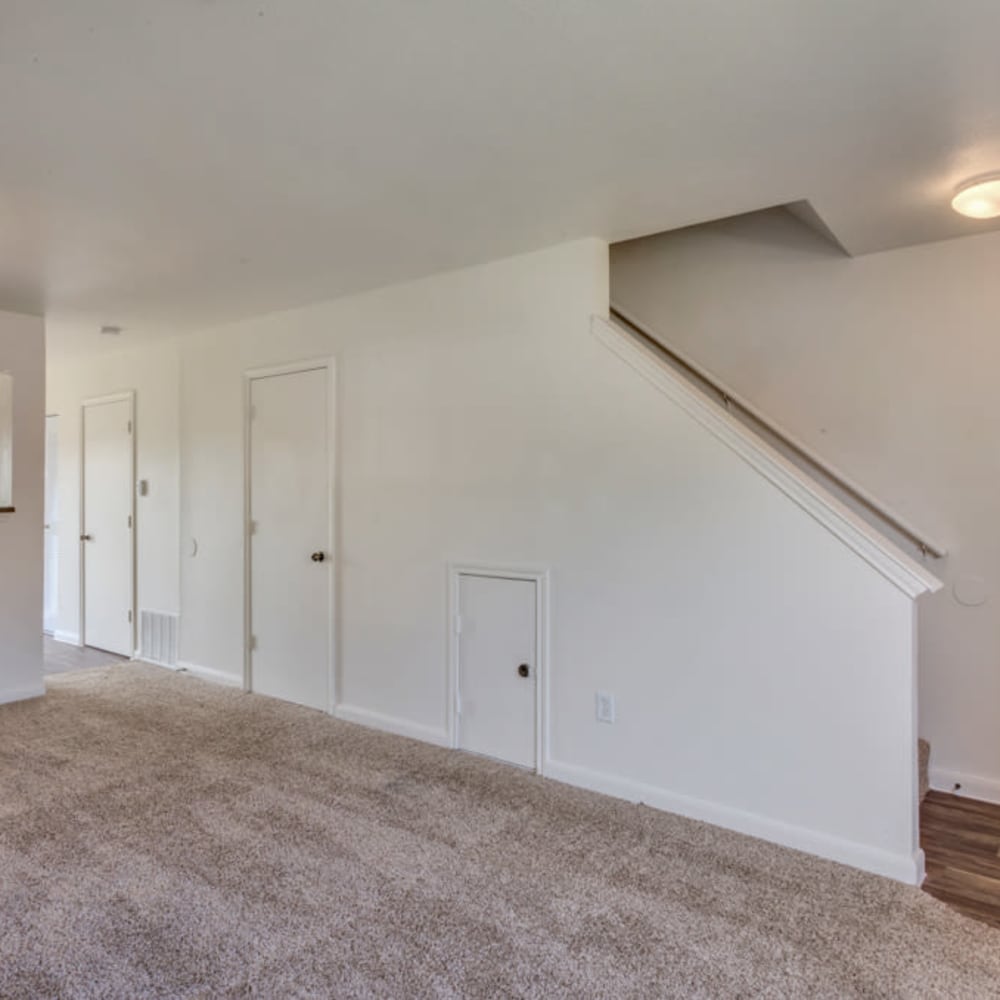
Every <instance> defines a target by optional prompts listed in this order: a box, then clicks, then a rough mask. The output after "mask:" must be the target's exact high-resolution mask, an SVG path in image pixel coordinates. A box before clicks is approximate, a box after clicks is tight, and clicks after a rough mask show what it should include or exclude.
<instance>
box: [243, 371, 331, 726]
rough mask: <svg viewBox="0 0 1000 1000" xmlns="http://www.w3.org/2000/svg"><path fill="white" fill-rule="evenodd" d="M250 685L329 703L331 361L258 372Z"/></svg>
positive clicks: (253, 382)
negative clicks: (298, 368)
mask: <svg viewBox="0 0 1000 1000" xmlns="http://www.w3.org/2000/svg"><path fill="white" fill-rule="evenodd" d="M249 396H250V398H249V402H250V408H249V417H250V425H249V462H250V467H249V509H248V514H249V517H250V526H249V527H250V545H249V563H250V633H251V636H252V638H251V641H250V652H249V656H250V687H251V689H252V690H253V691H257V692H259V693H260V694H266V695H270V696H271V697H273V698H282V699H284V700H285V701H292V702H296V703H297V704H299V705H307V706H309V707H311V708H318V709H322V710H324V711H326V710H329V708H330V707H331V694H332V692H331V676H330V675H331V648H332V647H331V643H332V621H333V605H332V595H333V565H334V560H333V553H332V551H331V548H332V546H331V516H330V510H331V506H330V504H331V487H332V483H331V481H330V479H331V476H330V447H331V441H330V435H329V427H330V405H331V400H330V398H329V396H330V379H329V374H328V370H327V369H325V368H316V369H312V370H309V371H296V372H287V373H283V374H276V375H263V376H260V377H252V378H251V379H250V393H249Z"/></svg>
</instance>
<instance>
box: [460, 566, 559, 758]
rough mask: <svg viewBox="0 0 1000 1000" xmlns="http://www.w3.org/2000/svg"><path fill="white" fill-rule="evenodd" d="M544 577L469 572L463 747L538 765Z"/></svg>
mask: <svg viewBox="0 0 1000 1000" xmlns="http://www.w3.org/2000/svg"><path fill="white" fill-rule="evenodd" d="M538 586H539V584H538V582H537V581H536V580H529V579H508V578H504V577H500V576H480V575H476V574H472V573H462V574H461V575H460V576H459V585H458V616H459V621H460V623H461V624H460V628H459V636H458V705H459V708H458V719H459V723H458V725H459V746H460V747H461V748H462V749H463V750H469V751H472V752H473V753H478V754H483V755H484V756H487V757H495V758H496V759H498V760H504V761H507V762H509V763H511V764H517V765H518V766H519V767H524V768H529V769H531V770H535V768H536V765H537V763H538V757H537V743H538V740H537V725H538V668H539V664H538V656H537V649H538V642H537V636H538V627H537V626H538V618H537V614H538V600H537V598H538V589H537V588H538Z"/></svg>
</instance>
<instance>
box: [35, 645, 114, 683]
mask: <svg viewBox="0 0 1000 1000" xmlns="http://www.w3.org/2000/svg"><path fill="white" fill-rule="evenodd" d="M43 656H44V658H45V673H46V674H65V673H67V672H68V671H70V670H87V669H89V668H90V667H106V666H107V665H108V664H109V663H125V662H126V661H125V658H124V657H121V656H115V654H114V653H105V652H102V651H101V650H99V649H89V648H81V647H80V646H70V645H68V644H67V643H65V642H56V641H55V639H51V638H49V636H45V640H44V647H43Z"/></svg>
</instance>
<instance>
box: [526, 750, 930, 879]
mask: <svg viewBox="0 0 1000 1000" xmlns="http://www.w3.org/2000/svg"><path fill="white" fill-rule="evenodd" d="M545 776H546V777H547V778H552V779H554V780H555V781H562V782H564V783H565V784H567V785H576V786H578V787H580V788H587V789H589V790H590V791H592V792H601V793H602V794H604V795H612V796H614V797H615V798H618V799H625V800H626V801H628V802H642V803H644V804H645V805H647V806H652V807H654V808H656V809H663V810H664V811H665V812H672V813H677V814H679V815H681V816H687V817H688V818H690V819H697V820H702V821H703V822H706V823H711V824H713V825H714V826H721V827H724V828H726V829H728V830H735V831H736V832H737V833H744V834H747V835H749V836H751V837H759V838H760V839H762V840H769V841H771V842H772V843H775V844H781V845H782V846H784V847H791V848H794V849H795V850H798V851H805V852H806V853H807V854H816V855H818V856H819V857H821V858H827V859H829V860H830V861H839V862H840V863H841V864H845V865H851V866H853V867H854V868H861V869H863V870H864V871H869V872H874V873H875V874H876V875H884V876H885V877H887V878H891V879H895V880H896V881H897V882H905V883H907V884H908V885H919V884H920V883H921V882H922V881H923V877H924V852H923V851H921V850H917V851H915V852H914V853H913V854H912V855H909V854H893V853H891V852H889V851H883V850H881V849H879V848H877V847H870V846H868V845H867V844H859V843H857V842H855V841H852V840H843V839H842V838H840V837H835V836H832V835H830V834H827V833H820V832H819V831H816V830H810V829H807V828H806V827H801V826H794V825H792V824H791V823H784V822H782V821H781V820H774V819H768V818H767V817H766V816H759V815H757V814H755V813H749V812H745V811H744V810H742V809H735V808H733V807H732V806H724V805H720V804H718V803H716V802H706V801H705V800H704V799H695V798H691V797H690V796H687V795H678V794H677V793H676V792H670V791H667V790H666V789H663V788H658V787H656V786H655V785H647V784H643V783H642V782H638V781H632V780H630V779H628V778H620V777H618V776H616V775H613V774H606V773H603V772H600V771H592V770H590V769H589V768H585V767H578V766H576V765H574V764H563V763H561V762H559V761H553V760H550V761H547V762H546V764H545Z"/></svg>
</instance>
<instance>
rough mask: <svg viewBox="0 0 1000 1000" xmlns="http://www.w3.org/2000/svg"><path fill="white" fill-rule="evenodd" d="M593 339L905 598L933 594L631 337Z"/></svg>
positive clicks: (875, 537) (602, 322)
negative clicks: (856, 555) (879, 574)
mask: <svg viewBox="0 0 1000 1000" xmlns="http://www.w3.org/2000/svg"><path fill="white" fill-rule="evenodd" d="M591 330H592V331H593V334H594V336H595V337H596V338H597V339H598V340H599V341H600V342H601V343H602V344H603V345H604V346H605V347H606V348H608V350H610V351H611V352H612V353H613V354H616V355H618V357H619V358H620V359H621V360H622V361H623V362H625V364H627V365H628V366H629V367H630V368H632V369H633V370H634V371H636V372H637V373H638V374H639V375H641V376H642V377H643V378H644V379H646V381H647V382H649V383H650V384H651V385H652V386H654V387H655V388H656V389H658V390H659V391H660V392H662V393H663V394H664V395H665V396H667V397H669V398H670V400H671V401H673V402H674V403H675V404H677V406H679V407H680V408H681V409H682V410H684V412H685V413H687V414H688V416H690V417H691V418H692V419H693V420H695V421H696V422H697V423H699V424H701V426H702V427H704V428H705V429H706V430H707V431H709V432H710V433H711V434H713V435H714V436H715V437H716V438H718V439H719V440H720V441H721V442H722V443H723V444H725V445H726V446H727V447H728V448H730V449H731V450H732V451H734V452H735V453H736V454H737V455H739V457H740V458H742V459H743V460H744V461H745V462H746V463H747V464H748V465H750V466H751V467H752V468H754V469H755V470H756V471H757V472H759V473H760V474H761V475H762V476H764V478H765V479H767V480H769V481H770V482H771V483H773V484H774V485H775V486H776V487H777V488H778V489H779V490H781V492H782V493H784V494H785V495H786V496H787V497H788V498H789V499H791V500H793V501H794V502H795V503H796V504H798V505H799V506H800V507H801V508H802V509H803V510H804V511H805V512H806V513H807V514H809V515H810V516H811V517H813V518H814V519H815V520H816V521H818V522H819V523H820V524H821V525H823V527H824V528H826V529H827V530H828V531H829V532H831V534H833V535H835V536H836V537H837V538H839V539H840V540H841V541H842V542H843V543H844V544H845V545H846V546H847V547H848V548H850V549H852V550H853V551H854V552H855V553H857V554H858V555H859V556H860V557H861V558H862V559H864V560H865V561H866V562H867V563H868V564H869V565H871V566H872V567H873V568H874V569H876V570H877V571H878V572H879V573H881V574H882V576H884V577H885V578H886V579H887V580H888V581H889V582H890V583H892V584H894V585H895V586H896V587H898V588H899V589H900V590H901V591H902V592H903V593H904V594H906V596H907V597H910V598H913V599H915V598H917V597H919V596H920V595H921V594H927V593H934V592H936V591H938V590H940V589H941V586H942V584H941V581H940V580H938V578H937V577H936V576H934V575H933V574H932V573H930V572H928V570H927V569H925V568H924V567H923V566H921V565H920V564H919V563H918V562H916V561H915V560H914V559H911V558H910V557H909V556H908V555H906V553H904V552H902V551H901V550H900V549H898V548H897V547H896V546H895V545H893V544H892V543H891V542H889V541H888V540H887V539H885V538H883V537H882V535H880V534H879V533H878V532H877V531H876V530H875V529H874V528H872V527H871V525H869V524H868V523H867V522H866V521H864V520H862V519H861V518H860V517H858V516H857V515H856V514H855V513H854V512H853V511H851V510H849V509H848V508H847V507H846V506H844V504H842V503H841V502H840V501H839V500H837V499H836V498H835V497H833V496H832V495H831V494H830V493H828V492H827V491H826V490H824V489H823V488H822V487H821V486H819V485H818V484H817V483H815V482H814V481H813V480H812V479H810V478H809V477H808V476H807V475H806V474H805V473H803V472H802V471H801V470H800V469H799V468H797V467H796V466H795V465H793V464H792V463H791V462H789V461H788V460H787V459H786V458H784V457H783V456H782V455H780V454H779V453H778V452H777V451H775V449H774V448H772V447H771V446H770V445H768V444H766V443H765V442H764V441H762V440H761V439H760V438H759V437H757V435H755V434H754V433H753V432H752V431H750V430H748V429H747V428H746V427H744V426H743V425H742V424H741V423H739V421H737V420H735V419H734V418H733V417H731V416H730V415H729V414H728V413H726V411H725V410H724V409H722V407H720V406H717V405H715V404H714V403H713V402H711V401H710V400H709V399H708V398H707V397H706V396H704V395H703V394H702V393H700V392H699V391H698V390H697V389H694V388H692V387H691V386H690V385H688V384H687V383H686V381H685V380H684V379H683V378H682V377H681V376H680V375H677V374H676V373H675V372H674V371H673V370H672V369H671V368H670V367H669V366H668V365H667V364H665V363H664V362H662V361H660V360H658V359H657V358H655V357H653V355H652V354H651V353H650V352H649V351H648V350H645V349H643V348H642V347H640V346H639V345H638V344H637V343H635V341H634V340H633V338H632V337H631V335H630V334H628V333H627V332H626V331H625V330H623V329H621V328H620V327H617V326H615V325H614V324H613V323H611V322H609V321H608V320H606V319H604V318H603V317H601V316H594V317H593V318H592V320H591Z"/></svg>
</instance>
